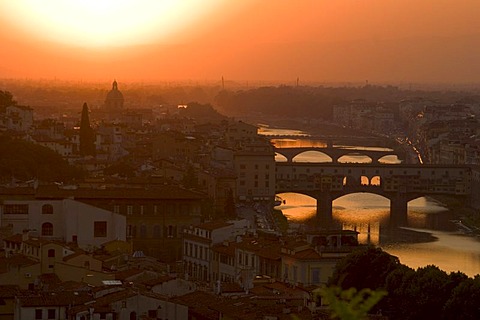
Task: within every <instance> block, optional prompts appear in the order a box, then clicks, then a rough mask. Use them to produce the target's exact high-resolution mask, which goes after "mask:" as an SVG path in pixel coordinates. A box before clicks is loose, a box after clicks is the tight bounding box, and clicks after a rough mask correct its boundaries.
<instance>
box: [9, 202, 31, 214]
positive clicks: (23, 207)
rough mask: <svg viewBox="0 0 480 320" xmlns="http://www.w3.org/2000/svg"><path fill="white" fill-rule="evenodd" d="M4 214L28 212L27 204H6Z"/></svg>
mask: <svg viewBox="0 0 480 320" xmlns="http://www.w3.org/2000/svg"><path fill="white" fill-rule="evenodd" d="M3 213H4V214H28V204H6V205H5V206H4V210H3Z"/></svg>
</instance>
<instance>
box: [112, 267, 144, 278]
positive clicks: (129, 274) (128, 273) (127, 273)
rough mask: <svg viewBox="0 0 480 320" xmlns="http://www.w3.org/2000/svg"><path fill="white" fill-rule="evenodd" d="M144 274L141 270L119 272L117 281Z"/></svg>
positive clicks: (116, 276) (116, 275) (116, 274)
mask: <svg viewBox="0 0 480 320" xmlns="http://www.w3.org/2000/svg"><path fill="white" fill-rule="evenodd" d="M141 273H143V270H140V269H128V270H124V271H118V272H117V273H115V279H116V280H126V279H128V278H130V277H133V276H136V275H139V274H141Z"/></svg>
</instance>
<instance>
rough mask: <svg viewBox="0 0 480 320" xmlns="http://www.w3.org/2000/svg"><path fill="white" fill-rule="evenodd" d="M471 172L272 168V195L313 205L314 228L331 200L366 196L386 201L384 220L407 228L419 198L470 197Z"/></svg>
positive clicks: (326, 219)
mask: <svg viewBox="0 0 480 320" xmlns="http://www.w3.org/2000/svg"><path fill="white" fill-rule="evenodd" d="M471 178H472V173H471V168H470V167H469V166H461V165H415V164H409V165H404V164H370V163H369V164H364V163H349V164H340V163H298V162H277V163H276V193H277V194H278V193H284V192H295V193H301V194H305V195H308V196H311V197H313V198H315V199H316V200H317V227H319V228H329V227H330V226H331V223H332V202H333V200H335V199H337V198H339V197H341V196H344V195H347V194H351V193H358V192H368V193H374V194H378V195H381V196H383V197H385V198H387V199H389V200H390V220H391V222H392V223H394V224H396V225H404V226H405V225H407V205H408V202H409V201H410V200H413V199H416V198H418V197H421V196H426V195H435V194H445V195H455V196H461V197H464V198H465V200H468V199H469V197H470V194H471Z"/></svg>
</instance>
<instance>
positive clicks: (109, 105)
mask: <svg viewBox="0 0 480 320" xmlns="http://www.w3.org/2000/svg"><path fill="white" fill-rule="evenodd" d="M123 102H124V99H123V94H122V93H121V92H120V90H118V84H117V81H116V80H114V81H113V83H112V90H110V91H109V92H108V93H107V98H106V99H105V109H106V111H108V112H118V111H121V110H122V109H123Z"/></svg>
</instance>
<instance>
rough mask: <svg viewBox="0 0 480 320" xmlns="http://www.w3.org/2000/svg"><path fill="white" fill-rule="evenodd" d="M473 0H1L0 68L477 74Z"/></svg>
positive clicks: (479, 35)
mask: <svg viewBox="0 0 480 320" xmlns="http://www.w3.org/2000/svg"><path fill="white" fill-rule="evenodd" d="M479 15H480V1H477V0H458V1H453V0H452V1H450V0H442V1H438V0H421V1H418V0H415V1H414V0H404V1H397V0H363V1H354V0H328V1H327V0H320V1H313V0H285V1H276V0H265V1H255V0H242V1H222V0H182V1H176V0H163V1H156V0H116V1H114V0H101V1H98V0H97V1H94V0H70V1H67V0H49V1H38V0H15V1H8V0H0V19H1V20H0V21H1V23H2V25H1V28H0V42H1V44H2V45H1V47H2V50H0V78H5V77H29V78H53V77H57V78H61V79H83V80H108V79H111V78H112V77H116V78H121V79H122V80H124V81H138V80H141V81H150V80H151V81H158V80H186V79H193V80H202V81H203V80H212V79H216V80H218V79H220V78H221V77H222V76H224V77H225V78H227V79H233V80H247V81H251V82H254V81H257V80H278V81H285V80H288V81H292V82H293V81H294V79H296V78H297V77H299V78H300V79H301V81H312V82H313V81H316V82H328V81H336V82H338V81H342V82H348V81H361V82H364V81H365V80H367V79H368V80H370V81H372V82H374V81H378V82H382V81H383V82H392V81H393V82H411V81H414V82H415V81H420V82H478V81H480V63H479V62H478V59H477V57H478V56H479V54H480V31H479V30H480V20H479V19H478V16H479Z"/></svg>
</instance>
